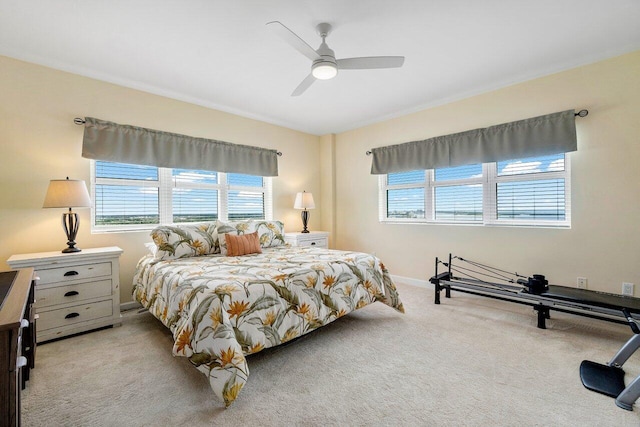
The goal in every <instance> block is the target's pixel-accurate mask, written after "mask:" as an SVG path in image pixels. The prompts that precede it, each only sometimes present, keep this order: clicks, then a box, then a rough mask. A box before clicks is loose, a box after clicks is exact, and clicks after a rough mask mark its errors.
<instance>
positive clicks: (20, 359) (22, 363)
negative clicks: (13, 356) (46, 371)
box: [16, 356, 27, 369]
mask: <svg viewBox="0 0 640 427" xmlns="http://www.w3.org/2000/svg"><path fill="white" fill-rule="evenodd" d="M23 366H27V358H26V357H24V356H20V357H18V360H16V368H17V369H20V368H22V367H23Z"/></svg>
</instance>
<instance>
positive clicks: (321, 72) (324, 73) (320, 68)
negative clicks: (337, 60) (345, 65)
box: [311, 62, 338, 80]
mask: <svg viewBox="0 0 640 427" xmlns="http://www.w3.org/2000/svg"><path fill="white" fill-rule="evenodd" d="M311 74H313V77H315V78H316V79H318V80H329V79H332V78H334V77H335V76H336V75H337V74H338V67H336V65H335V64H333V63H331V62H319V63H317V64H314V65H313V68H312V69H311Z"/></svg>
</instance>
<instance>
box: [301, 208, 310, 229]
mask: <svg viewBox="0 0 640 427" xmlns="http://www.w3.org/2000/svg"><path fill="white" fill-rule="evenodd" d="M300 217H302V231H301V233H308V232H309V230H307V222H309V211H308V210H306V209H305V210H303V211H302V212H300Z"/></svg>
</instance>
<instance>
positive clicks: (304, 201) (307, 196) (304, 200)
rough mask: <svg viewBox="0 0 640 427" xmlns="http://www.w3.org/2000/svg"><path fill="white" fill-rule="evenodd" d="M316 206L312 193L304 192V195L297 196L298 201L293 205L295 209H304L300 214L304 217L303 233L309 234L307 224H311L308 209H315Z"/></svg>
mask: <svg viewBox="0 0 640 427" xmlns="http://www.w3.org/2000/svg"><path fill="white" fill-rule="evenodd" d="M315 207H316V204H315V203H314V202H313V195H312V194H311V193H307V192H306V191H303V192H302V193H298V194H296V201H295V203H294V204H293V208H294V209H302V210H303V211H302V212H300V216H301V217H302V227H303V229H302V232H303V233H308V232H309V230H307V223H308V222H309V211H308V210H307V209H315Z"/></svg>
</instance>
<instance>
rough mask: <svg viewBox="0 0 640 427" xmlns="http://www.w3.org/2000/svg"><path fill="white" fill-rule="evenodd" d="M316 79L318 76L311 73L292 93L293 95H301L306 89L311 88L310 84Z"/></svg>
mask: <svg viewBox="0 0 640 427" xmlns="http://www.w3.org/2000/svg"><path fill="white" fill-rule="evenodd" d="M315 81H316V78H315V77H313V74H309V75H308V76H307V77H306V78H305V79H304V80H303V81H302V83H300V84H299V85H298V87H297V88H295V90H294V91H293V92H292V93H291V96H300V95H302V94H303V93H304V91H305V90H307V89H309V86H311V85H312V84H313V82H315Z"/></svg>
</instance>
